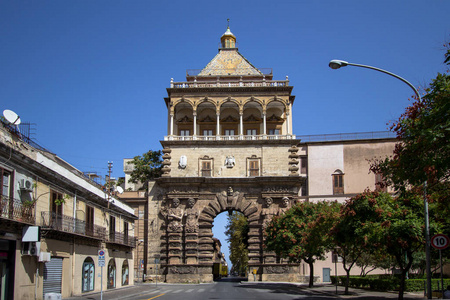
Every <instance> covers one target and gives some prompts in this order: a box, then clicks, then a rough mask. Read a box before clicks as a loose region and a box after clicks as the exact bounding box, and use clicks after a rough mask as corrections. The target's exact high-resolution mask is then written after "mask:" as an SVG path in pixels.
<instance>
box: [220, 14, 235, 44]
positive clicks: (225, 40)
mask: <svg viewBox="0 0 450 300" xmlns="http://www.w3.org/2000/svg"><path fill="white" fill-rule="evenodd" d="M227 22H228V26H227V31H225V33H224V34H223V35H222V37H221V38H220V41H221V42H222V49H223V48H228V49H229V48H236V37H235V36H234V34H233V33H231V31H230V19H227Z"/></svg>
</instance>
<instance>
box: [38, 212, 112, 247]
mask: <svg viewBox="0 0 450 300" xmlns="http://www.w3.org/2000/svg"><path fill="white" fill-rule="evenodd" d="M41 216H42V227H43V228H46V229H53V230H56V231H61V232H67V233H72V234H79V235H85V236H89V237H92V238H96V239H100V240H104V239H105V237H106V228H105V227H102V226H98V225H95V224H90V223H86V221H84V220H79V219H76V218H72V217H69V216H65V215H57V214H56V213H54V212H50V211H44V212H42V213H41Z"/></svg>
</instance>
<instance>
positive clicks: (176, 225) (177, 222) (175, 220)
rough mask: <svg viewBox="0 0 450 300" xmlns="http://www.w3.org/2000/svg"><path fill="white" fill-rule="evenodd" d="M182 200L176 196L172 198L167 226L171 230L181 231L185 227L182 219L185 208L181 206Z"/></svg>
mask: <svg viewBox="0 0 450 300" xmlns="http://www.w3.org/2000/svg"><path fill="white" fill-rule="evenodd" d="M179 206H180V200H179V199H178V198H174V199H173V200H172V207H171V208H170V209H169V211H168V213H167V221H168V223H169V224H168V225H167V228H168V229H169V231H171V232H181V231H182V229H183V225H182V224H181V219H182V218H183V209H181V208H180V207H179Z"/></svg>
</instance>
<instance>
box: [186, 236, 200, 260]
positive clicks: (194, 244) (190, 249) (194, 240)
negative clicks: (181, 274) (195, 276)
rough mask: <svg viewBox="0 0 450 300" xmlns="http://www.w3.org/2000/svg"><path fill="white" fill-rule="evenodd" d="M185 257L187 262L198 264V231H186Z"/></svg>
mask: <svg viewBox="0 0 450 300" xmlns="http://www.w3.org/2000/svg"><path fill="white" fill-rule="evenodd" d="M184 257H185V258H186V264H188V265H192V264H195V265H196V264H198V234H197V233H196V232H194V233H186V237H185V249H184Z"/></svg>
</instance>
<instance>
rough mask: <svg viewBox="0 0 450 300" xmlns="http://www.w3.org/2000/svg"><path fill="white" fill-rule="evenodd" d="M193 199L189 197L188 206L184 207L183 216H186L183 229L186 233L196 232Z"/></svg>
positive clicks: (195, 211) (196, 224)
mask: <svg viewBox="0 0 450 300" xmlns="http://www.w3.org/2000/svg"><path fill="white" fill-rule="evenodd" d="M194 205H195V199H194V198H189V200H188V208H187V209H186V211H185V213H184V216H185V217H186V227H185V230H186V232H188V233H193V232H198V222H197V218H198V211H197V210H196V209H194Z"/></svg>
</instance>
